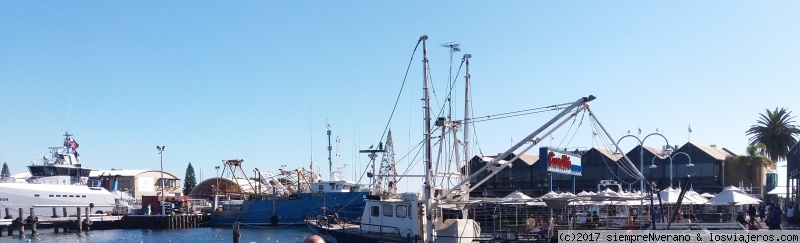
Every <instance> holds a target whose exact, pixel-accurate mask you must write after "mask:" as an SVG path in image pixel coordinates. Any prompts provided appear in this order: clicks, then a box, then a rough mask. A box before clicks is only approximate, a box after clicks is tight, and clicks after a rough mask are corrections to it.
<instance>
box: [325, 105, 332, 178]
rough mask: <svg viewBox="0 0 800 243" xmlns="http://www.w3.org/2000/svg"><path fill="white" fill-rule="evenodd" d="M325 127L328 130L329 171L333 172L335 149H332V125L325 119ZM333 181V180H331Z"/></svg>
mask: <svg viewBox="0 0 800 243" xmlns="http://www.w3.org/2000/svg"><path fill="white" fill-rule="evenodd" d="M325 120H326V121H325V126H326V127H327V128H328V171H329V172H333V160H332V159H331V151H332V150H333V147H331V124H327V123H328V121H327V119H325ZM330 179H331V180H333V178H330Z"/></svg>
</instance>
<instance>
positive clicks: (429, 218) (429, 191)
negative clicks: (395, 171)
mask: <svg viewBox="0 0 800 243" xmlns="http://www.w3.org/2000/svg"><path fill="white" fill-rule="evenodd" d="M419 39H420V40H421V41H422V77H423V85H422V90H423V93H424V94H423V97H424V98H423V100H424V106H423V107H422V108H423V110H424V113H425V114H424V117H425V118H424V119H425V122H424V124H425V125H424V126H425V127H424V129H425V134H424V136H425V138H424V139H425V183H424V185H425V197H423V200H424V201H425V217H426V225H425V230H426V236H427V237H426V239H425V241H427V242H433V235H434V232H433V214H432V212H431V200H433V199H432V196H433V186H432V185H431V181H432V180H431V174H432V173H433V171H431V169H432V166H431V160H432V159H431V112H430V109H431V107H430V97H429V95H428V42H427V41H428V36H427V35H423V36H421V37H420V38H419Z"/></svg>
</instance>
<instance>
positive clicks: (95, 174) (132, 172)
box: [89, 169, 180, 179]
mask: <svg viewBox="0 0 800 243" xmlns="http://www.w3.org/2000/svg"><path fill="white" fill-rule="evenodd" d="M148 172H156V173H159V174H160V173H161V171H160V170H125V169H122V170H92V172H90V173H89V177H99V176H101V175H109V176H133V177H136V176H139V175H141V174H144V173H148ZM164 177H166V178H170V179H180V178H178V177H177V176H175V175H174V174H172V173H170V172H168V171H164Z"/></svg>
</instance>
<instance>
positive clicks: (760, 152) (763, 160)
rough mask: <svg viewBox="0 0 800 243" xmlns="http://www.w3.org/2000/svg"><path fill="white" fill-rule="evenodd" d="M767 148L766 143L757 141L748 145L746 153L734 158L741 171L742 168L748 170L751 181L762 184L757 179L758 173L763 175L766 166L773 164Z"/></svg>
mask: <svg viewBox="0 0 800 243" xmlns="http://www.w3.org/2000/svg"><path fill="white" fill-rule="evenodd" d="M766 150H767V146H766V145H764V144H763V143H757V144H756V145H750V146H747V154H746V155H740V156H736V157H734V158H733V161H734V162H736V164H737V166H736V167H738V168H737V169H740V171H741V169H745V170H747V174H746V175H747V179H748V180H749V182H750V183H755V184H758V185H760V184H761V183H759V182H756V181H755V180H756V179H757V178H756V177H757V175H761V174H762V171H763V170H764V168H766V167H770V166H772V165H773V164H772V160H770V159H769V158H768V157H767V154H766Z"/></svg>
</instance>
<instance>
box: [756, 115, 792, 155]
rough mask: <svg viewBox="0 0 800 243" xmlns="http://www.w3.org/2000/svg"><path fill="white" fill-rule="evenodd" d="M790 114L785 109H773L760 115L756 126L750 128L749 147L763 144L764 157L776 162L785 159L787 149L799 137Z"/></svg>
mask: <svg viewBox="0 0 800 243" xmlns="http://www.w3.org/2000/svg"><path fill="white" fill-rule="evenodd" d="M791 114H792V112H791V111H787V110H786V108H780V109H778V108H777V107H776V108H775V110H774V111H770V110H767V113H766V114H763V113H762V114H760V115H761V118H760V119H759V120H758V124H756V125H753V126H750V129H748V130H747V135H751V136H752V137H750V145H756V144H759V143H763V144H764V146H765V152H766V155H767V156H769V158H770V160H772V161H778V160H779V159H786V155H787V154H788V153H789V149H791V147H792V146H794V144H795V143H797V138H796V136H798V135H800V129H798V128H797V126H795V125H794V124H792V123H794V121H792V119H794V117H793V116H791Z"/></svg>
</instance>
